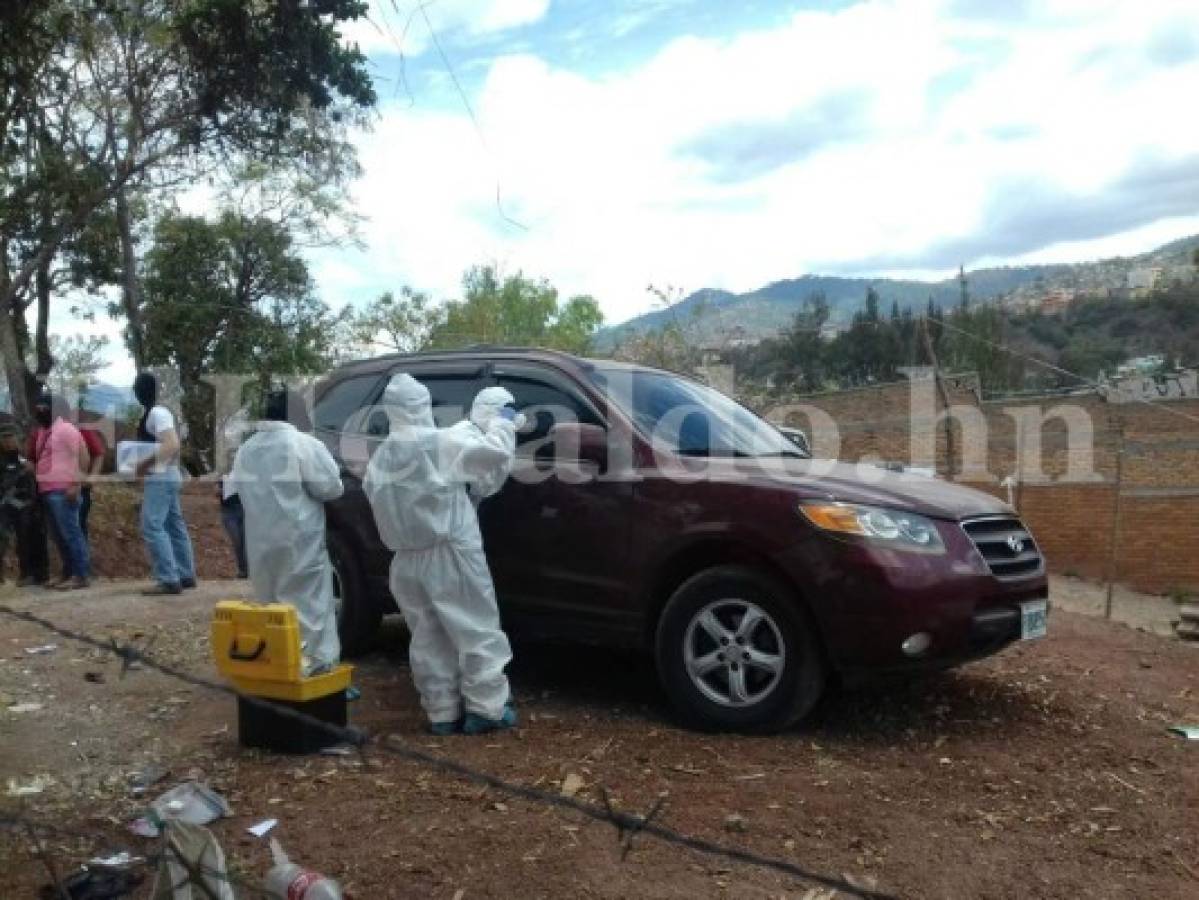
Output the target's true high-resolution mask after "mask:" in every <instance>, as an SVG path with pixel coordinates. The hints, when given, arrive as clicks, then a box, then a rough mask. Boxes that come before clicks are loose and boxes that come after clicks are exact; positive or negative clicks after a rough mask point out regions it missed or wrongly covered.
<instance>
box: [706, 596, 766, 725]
mask: <svg viewBox="0 0 1199 900" xmlns="http://www.w3.org/2000/svg"><path fill="white" fill-rule="evenodd" d="M683 662H684V665H685V667H686V670H687V676H688V677H689V678H690V679H691V683H692V684H693V685H694V686H695V688H696V690H698V691H699V692H700V693H701V694H703V695H704V696H705V697H707V698H708V699H709V700H711V701H712V702H713V703H715V704H717V705H719V706H724V707H731V708H744V707H747V706H753V705H755V704H757V703H761V702H762V701H763V700H765V699H766V698H767V697H768V696H770V694H771V693H772V692H773V691H774V690H775V688H777V687H778V684H779V681H780V680H781V678H782V676H783V669H784V667H785V665H786V646H785V645H784V643H783V634H782V631H781V629H780V628H779V626H778V623H777V622H775V621H774V619H773V618H772V617H771V616H770V614H769V613H768V612H766V610H765V609H763V608H762V607H761V606H759V605H758V604H756V603H753V602H752V601H749V600H741V599H734V598H729V599H724V600H716V601H713V602H712V603H709V604H708V605H707V606H705V607H703V609H701V610H700V611H699V612H698V613H696V614H695V615H694V616H693V617H692V619H691V621H690V623H688V625H687V630H686V631H685V632H684V634H683Z"/></svg>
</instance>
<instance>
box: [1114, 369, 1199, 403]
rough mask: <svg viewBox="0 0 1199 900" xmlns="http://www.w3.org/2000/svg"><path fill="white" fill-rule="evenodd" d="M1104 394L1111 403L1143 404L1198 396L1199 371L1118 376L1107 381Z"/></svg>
mask: <svg viewBox="0 0 1199 900" xmlns="http://www.w3.org/2000/svg"><path fill="white" fill-rule="evenodd" d="M1104 396H1106V397H1107V399H1108V402H1110V403H1142V402H1145V401H1150V402H1155V401H1158V400H1186V399H1190V398H1193V397H1199V373H1196V371H1195V370H1194V369H1183V370H1181V371H1177V372H1159V373H1157V374H1153V375H1128V376H1126V377H1122V378H1121V377H1117V378H1116V379H1115V380H1113V381H1110V382H1107V383H1105V385H1104Z"/></svg>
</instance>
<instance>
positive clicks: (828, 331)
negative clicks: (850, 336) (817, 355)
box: [820, 322, 848, 344]
mask: <svg viewBox="0 0 1199 900" xmlns="http://www.w3.org/2000/svg"><path fill="white" fill-rule="evenodd" d="M847 330H848V329H847V328H846V327H845V326H844V325H842V324H840V323H839V322H825V323H824V324H823V325H821V326H820V340H822V341H824V342H825V343H826V344H830V343H832V342H833V341H835V340H836V339H837V337H838V335H841V334H843V333H845V331H847Z"/></svg>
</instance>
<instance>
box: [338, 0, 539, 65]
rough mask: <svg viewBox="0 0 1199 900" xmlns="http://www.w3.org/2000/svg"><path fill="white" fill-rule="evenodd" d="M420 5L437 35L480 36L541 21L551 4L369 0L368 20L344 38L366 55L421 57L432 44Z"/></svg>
mask: <svg viewBox="0 0 1199 900" xmlns="http://www.w3.org/2000/svg"><path fill="white" fill-rule="evenodd" d="M422 6H423V7H424V15H427V16H428V17H429V21H430V22H431V23H432V25H433V27H434V28H436V29H437V30H438V32H439V34H440V33H444V34H446V35H447V36H448V35H451V34H454V33H458V34H463V35H466V36H468V37H481V36H484V35H490V34H496V33H499V32H503V31H507V30H509V29H512V28H517V27H520V26H522V25H532V24H534V23H536V22H538V21H540V20H541V19H542V18H544V16H545V14H546V12H547V11H548V10H549V6H550V0H436V2H431V0H420V2H416V0H371V3H370V11H369V13H368V14H367V17H366V18H364V19H359V20H357V21H356V22H351V23H349V24H347V25H345V26H343V28H342V35H343V37H345V38H346V40H347V41H350V42H356V43H357V44H358V46H359V47H361V48H362V50H363V52H364V53H367V54H386V53H397V52H401V51H402V52H403V53H404V54H405V55H407V56H414V57H415V56H419V55H420V54H421V53H423V52H424V51H425V50H426V49H427V48H428V47H429V45H430V36H429V30H428V27H427V26H426V24H425V21H424V16H423V15H422V13H421V7H422Z"/></svg>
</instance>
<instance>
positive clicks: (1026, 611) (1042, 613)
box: [1020, 600, 1049, 641]
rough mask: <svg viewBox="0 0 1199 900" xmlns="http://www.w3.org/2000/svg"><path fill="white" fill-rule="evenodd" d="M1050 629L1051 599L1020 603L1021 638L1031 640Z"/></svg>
mask: <svg viewBox="0 0 1199 900" xmlns="http://www.w3.org/2000/svg"><path fill="white" fill-rule="evenodd" d="M1048 630H1049V601H1048V600H1026V601H1025V602H1023V603H1021V604H1020V638H1021V640H1025V641H1031V640H1033V639H1034V638H1043V637H1045V634H1046V632H1047V631H1048Z"/></svg>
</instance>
